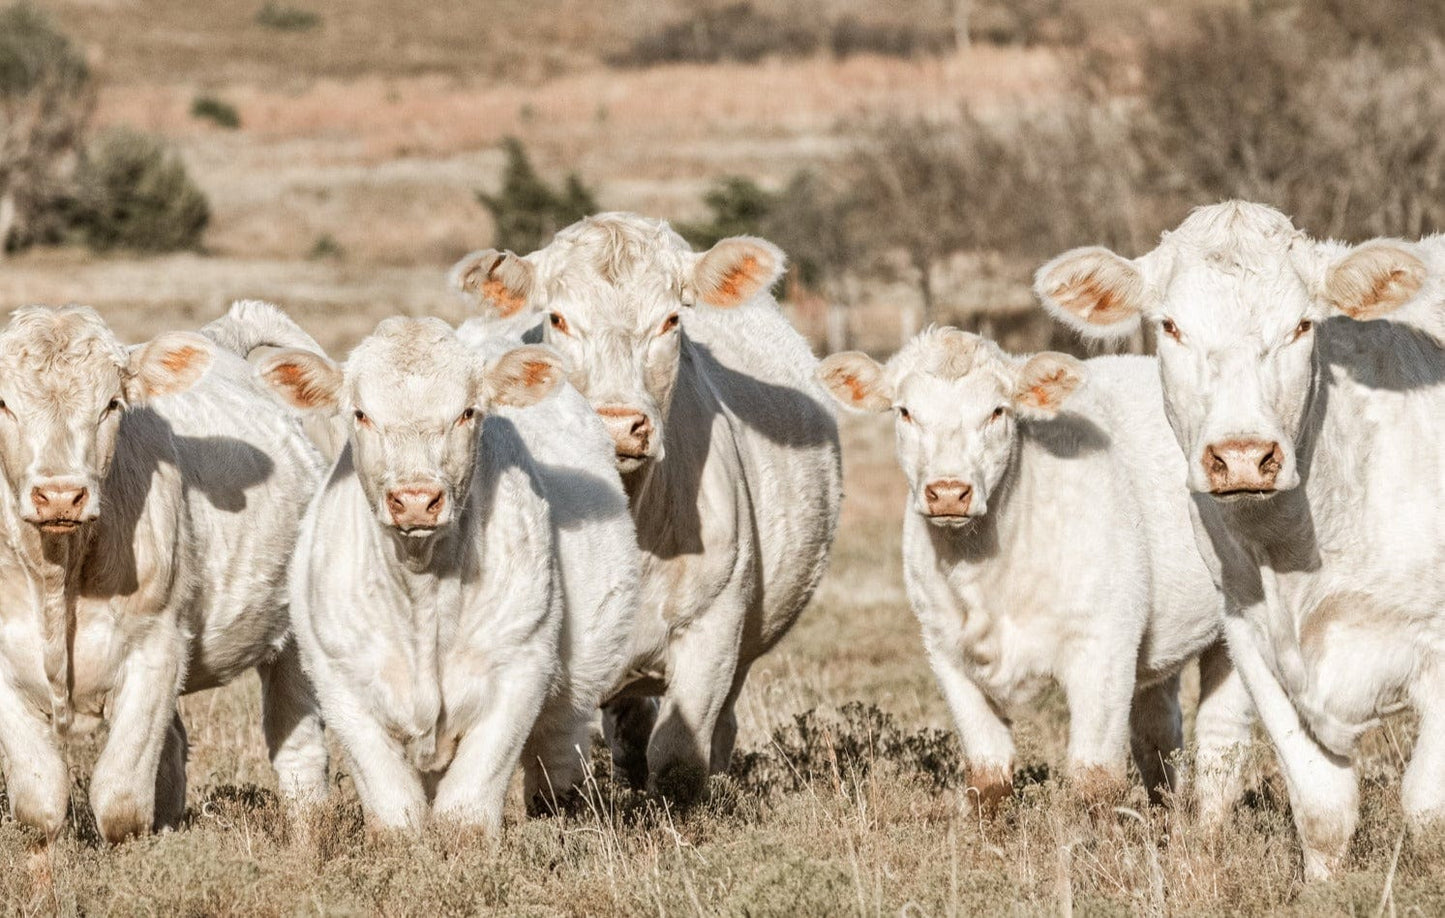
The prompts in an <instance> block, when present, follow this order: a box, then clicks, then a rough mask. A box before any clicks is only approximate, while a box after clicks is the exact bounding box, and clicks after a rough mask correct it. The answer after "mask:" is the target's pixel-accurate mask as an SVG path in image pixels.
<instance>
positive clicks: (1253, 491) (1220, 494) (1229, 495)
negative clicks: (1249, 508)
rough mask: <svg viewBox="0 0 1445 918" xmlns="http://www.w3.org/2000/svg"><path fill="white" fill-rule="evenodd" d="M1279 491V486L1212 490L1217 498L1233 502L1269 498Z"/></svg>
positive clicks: (1211, 494)
mask: <svg viewBox="0 0 1445 918" xmlns="http://www.w3.org/2000/svg"><path fill="white" fill-rule="evenodd" d="M1278 493H1279V489H1278V488H1235V489H1233V490H1231V491H1210V492H1209V496H1210V497H1213V498H1214V499H1215V500H1220V501H1225V502H1233V501H1240V500H1268V499H1270V498H1271V497H1273V496H1275V495H1276V494H1278Z"/></svg>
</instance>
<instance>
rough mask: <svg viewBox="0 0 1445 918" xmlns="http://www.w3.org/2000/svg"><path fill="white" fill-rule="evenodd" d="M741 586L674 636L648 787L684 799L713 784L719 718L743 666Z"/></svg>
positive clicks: (649, 750) (651, 747)
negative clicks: (740, 660) (710, 776)
mask: <svg viewBox="0 0 1445 918" xmlns="http://www.w3.org/2000/svg"><path fill="white" fill-rule="evenodd" d="M736 590H737V587H736V586H731V587H729V590H728V591H727V592H725V593H724V594H723V596H721V597H719V598H718V600H717V601H716V602H715V603H713V605H712V607H711V608H709V609H707V610H706V611H705V612H703V613H702V614H701V615H700V616H698V617H697V618H696V619H694V620H693V621H692V622H691V624H689V625H688V627H687V628H686V630H684V631H683V632H682V633H681V634H679V635H677V636H676V637H674V638H673V640H672V643H671V644H670V645H669V647H668V665H667V672H668V684H667V694H666V695H665V696H663V699H662V704H661V705H660V706H659V708H658V713H657V726H656V727H655V728H654V729H653V731H652V740H651V742H649V743H648V746H647V770H648V789H649V790H651V791H654V792H656V793H661V794H662V795H664V796H666V797H669V798H671V799H673V800H674V801H676V802H677V803H680V804H687V803H692V802H694V801H696V799H697V798H698V797H699V796H700V795H701V794H702V792H703V790H704V789H705V787H706V786H707V776H708V773H709V772H710V770H711V766H712V759H713V739H714V736H715V734H716V731H717V726H718V719H719V718H720V717H721V716H722V713H723V710H724V708H725V707H726V705H727V701H728V696H729V694H730V693H731V691H732V686H733V677H734V675H735V674H736V671H737V663H738V645H739V643H740V642H741V640H742V632H743V618H744V615H745V604H744V603H743V602H742V601H741V598H740V597H738V596H737V595H735V593H736Z"/></svg>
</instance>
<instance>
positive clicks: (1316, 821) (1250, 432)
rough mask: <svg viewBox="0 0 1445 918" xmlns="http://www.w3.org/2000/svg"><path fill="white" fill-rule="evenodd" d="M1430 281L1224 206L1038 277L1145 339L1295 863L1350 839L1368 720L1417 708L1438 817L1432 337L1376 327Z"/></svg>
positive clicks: (1091, 327) (1067, 311)
mask: <svg viewBox="0 0 1445 918" xmlns="http://www.w3.org/2000/svg"><path fill="white" fill-rule="evenodd" d="M1425 279H1426V270H1425V265H1424V264H1423V263H1422V262H1421V259H1420V257H1419V256H1418V254H1417V250H1416V248H1415V247H1414V246H1412V245H1409V244H1406V243H1400V242H1394V241H1389V240H1378V241H1375V242H1367V243H1364V244H1363V245H1360V246H1356V247H1353V248H1351V247H1349V246H1345V245H1341V244H1338V243H1332V242H1316V241H1313V240H1311V239H1309V238H1308V237H1307V236H1305V235H1304V234H1303V233H1302V232H1300V231H1299V230H1296V229H1295V228H1294V227H1293V226H1292V225H1291V224H1290V221H1289V220H1288V218H1286V217H1285V216H1284V215H1282V214H1280V213H1278V212H1277V211H1275V210H1272V209H1271V208H1268V207H1265V206H1262V205H1258V204H1247V203H1241V202H1230V203H1226V204H1219V205H1215V206H1212V207H1205V208H1201V209H1199V210H1196V211H1195V212H1194V213H1193V214H1192V215H1190V217H1189V218H1188V219H1187V220H1185V221H1184V223H1183V224H1181V225H1180V226H1179V228H1178V229H1176V230H1174V231H1173V232H1170V233H1167V234H1165V236H1164V237H1163V239H1162V240H1161V242H1160V244H1159V247H1158V248H1156V249H1155V250H1154V251H1152V252H1150V253H1149V254H1147V255H1144V256H1142V257H1140V258H1137V259H1133V260H1129V259H1125V258H1121V257H1120V256H1118V255H1115V254H1114V253H1112V252H1110V251H1108V250H1106V249H1101V248H1087V249H1078V250H1075V251H1072V252H1068V253H1066V254H1064V255H1061V256H1060V257H1059V258H1057V259H1055V260H1054V261H1052V262H1050V263H1049V264H1047V265H1045V266H1044V267H1043V269H1041V270H1040V272H1039V274H1038V278H1037V283H1036V290H1037V292H1038V294H1039V296H1040V297H1041V298H1042V299H1043V301H1044V303H1045V304H1046V305H1047V306H1048V308H1049V309H1050V310H1051V311H1052V312H1053V313H1054V314H1055V315H1057V316H1059V317H1061V318H1063V319H1064V320H1065V321H1066V322H1068V323H1069V324H1071V325H1072V326H1074V327H1075V328H1077V329H1079V330H1081V331H1083V332H1085V333H1086V334H1090V335H1094V336H1111V335H1121V334H1127V333H1129V332H1130V331H1132V329H1133V328H1135V327H1136V326H1137V325H1138V324H1139V322H1140V320H1141V319H1142V320H1144V321H1145V322H1147V323H1148V324H1149V325H1150V326H1151V328H1152V329H1153V331H1154V332H1155V334H1156V337H1157V340H1158V350H1159V372H1160V376H1161V378H1162V380H1163V390H1164V406H1165V411H1166V413H1167V415H1168V417H1169V423H1170V426H1172V427H1173V429H1174V437H1175V439H1176V440H1177V441H1178V445H1179V446H1180V447H1181V448H1182V450H1183V454H1184V457H1185V459H1186V460H1187V462H1188V466H1189V478H1188V486H1189V489H1190V490H1191V491H1192V492H1194V494H1195V499H1194V508H1195V533H1196V539H1197V542H1198V544H1199V549H1200V551H1201V553H1202V554H1203V555H1204V557H1205V561H1206V563H1207V564H1208V565H1209V567H1210V569H1211V571H1212V572H1213V574H1214V576H1215V578H1216V580H1217V581H1218V582H1219V583H1220V584H1221V585H1222V586H1223V589H1224V592H1225V597H1226V601H1227V611H1228V616H1227V620H1226V625H1225V629H1226V636H1227V639H1228V641H1229V647H1230V654H1231V656H1232V657H1233V659H1234V664H1235V666H1236V667H1238V669H1239V672H1240V675H1241V676H1242V677H1243V679H1244V682H1245V685H1246V687H1247V688H1248V689H1249V693H1250V695H1251V696H1252V697H1253V700H1254V704H1255V707H1256V708H1257V709H1258V711H1259V715H1260V719H1261V720H1262V721H1263V723H1264V725H1265V728H1266V730H1267V731H1268V732H1269V735H1270V738H1271V739H1272V740H1273V741H1274V744H1275V747H1276V749H1277V750H1278V752H1279V757H1280V764H1281V767H1282V769H1283V771H1284V774H1285V777H1286V780H1287V782H1288V785H1289V792H1290V802H1291V806H1292V809H1293V811H1294V817H1295V825H1296V827H1297V828H1298V830H1299V834H1300V838H1301V840H1302V841H1303V844H1304V853H1305V870H1306V874H1307V875H1308V876H1310V877H1321V876H1325V875H1328V874H1329V873H1330V872H1331V871H1332V870H1334V869H1335V868H1337V867H1338V866H1339V864H1340V862H1341V859H1342V858H1343V856H1344V854H1345V850H1346V848H1347V846H1348V843H1349V840H1350V837H1351V835H1352V834H1353V832H1354V828H1355V823H1356V820H1357V816H1358V799H1359V797H1358V789H1357V786H1356V780H1355V775H1354V772H1353V770H1352V769H1351V765H1350V756H1351V752H1352V750H1353V748H1354V745H1355V740H1356V739H1357V738H1358V737H1359V736H1360V734H1361V733H1363V732H1364V731H1365V730H1367V729H1369V728H1370V727H1371V726H1372V725H1374V724H1376V723H1378V722H1379V718H1380V716H1381V715H1382V714H1385V713H1387V712H1389V711H1392V710H1396V709H1397V708H1399V707H1401V706H1413V707H1414V709H1415V710H1416V711H1417V712H1418V713H1419V715H1420V735H1419V739H1418V741H1417V743H1416V745H1415V750H1414V753H1413V755H1412V757H1411V759H1410V764H1409V767H1408V768H1407V770H1406V772H1405V779H1404V786H1403V788H1402V797H1403V803H1404V808H1405V811H1406V813H1407V814H1408V815H1409V816H1410V817H1411V818H1412V819H1413V820H1416V821H1424V820H1429V819H1435V818H1438V817H1440V816H1441V815H1442V814H1445V578H1442V577H1441V576H1440V571H1441V570H1442V569H1445V519H1442V516H1441V514H1440V498H1441V495H1442V494H1445V423H1442V419H1445V352H1442V350H1441V347H1440V342H1438V341H1434V340H1431V339H1429V338H1428V337H1427V336H1426V335H1425V334H1424V333H1422V332H1421V331H1419V330H1418V329H1417V328H1412V327H1410V326H1407V325H1403V324H1398V323H1391V322H1380V321H1370V320H1373V319H1376V318H1378V317H1380V316H1384V315H1387V314H1389V313H1390V312H1391V311H1392V310H1394V309H1396V308H1397V307H1399V306H1401V305H1403V304H1405V303H1406V302H1407V301H1409V300H1411V299H1412V297H1415V295H1416V294H1417V292H1418V291H1420V290H1421V288H1422V285H1423V284H1424V282H1425ZM1418 308H1419V307H1415V308H1412V311H1413V310H1414V309H1418ZM1425 308H1430V309H1435V310H1437V311H1438V309H1439V299H1438V295H1437V297H1436V298H1435V299H1434V300H1433V302H1430V303H1428V304H1426V305H1425Z"/></svg>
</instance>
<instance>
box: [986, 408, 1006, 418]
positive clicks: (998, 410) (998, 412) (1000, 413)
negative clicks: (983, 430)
mask: <svg viewBox="0 0 1445 918" xmlns="http://www.w3.org/2000/svg"><path fill="white" fill-rule="evenodd" d="M1003 415H1004V406H1002V405H999V406H998V407H997V408H995V409H994V410H993V414H991V415H989V417H990V418H992V419H993V420H995V421H997V420H998V419H999V418H1001V417H1003Z"/></svg>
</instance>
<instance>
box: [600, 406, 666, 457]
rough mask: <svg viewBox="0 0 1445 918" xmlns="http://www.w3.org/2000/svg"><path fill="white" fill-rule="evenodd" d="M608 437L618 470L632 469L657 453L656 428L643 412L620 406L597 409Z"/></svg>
mask: <svg viewBox="0 0 1445 918" xmlns="http://www.w3.org/2000/svg"><path fill="white" fill-rule="evenodd" d="M597 414H598V416H599V417H601V418H602V423H603V425H604V426H605V427H606V428H607V433H608V434H609V435H610V436H611V437H612V444H613V448H614V450H615V451H616V455H617V470H618V471H619V472H634V471H636V470H637V469H639V468H641V466H642V464H643V463H645V462H646V461H647V460H649V459H651V458H653V457H654V456H655V455H656V454H657V429H656V427H655V426H654V425H653V423H652V418H651V417H649V416H648V415H647V414H646V413H645V412H642V411H638V410H637V409H636V408H629V407H627V406H624V405H603V406H602V407H601V408H598V409H597Z"/></svg>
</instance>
